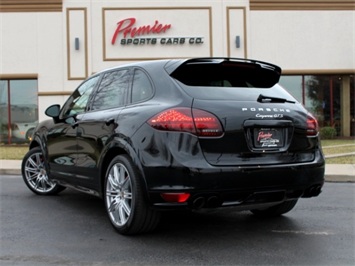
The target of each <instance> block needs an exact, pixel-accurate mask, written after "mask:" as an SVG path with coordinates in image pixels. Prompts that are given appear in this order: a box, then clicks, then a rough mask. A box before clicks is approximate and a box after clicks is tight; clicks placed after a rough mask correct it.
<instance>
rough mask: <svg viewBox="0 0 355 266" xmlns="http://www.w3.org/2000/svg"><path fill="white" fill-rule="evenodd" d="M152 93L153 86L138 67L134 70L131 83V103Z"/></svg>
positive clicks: (141, 99) (148, 96)
mask: <svg viewBox="0 0 355 266" xmlns="http://www.w3.org/2000/svg"><path fill="white" fill-rule="evenodd" d="M152 95H153V87H152V84H151V83H150V81H149V78H148V77H147V75H146V74H145V73H144V72H143V71H142V70H139V69H136V70H135V71H134V78H133V85H132V98H131V101H132V103H134V102H140V101H143V100H145V99H148V98H150V97H151V96H152Z"/></svg>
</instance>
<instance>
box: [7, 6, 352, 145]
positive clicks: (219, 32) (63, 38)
mask: <svg viewBox="0 0 355 266" xmlns="http://www.w3.org/2000/svg"><path fill="white" fill-rule="evenodd" d="M0 34H1V35H0V110H1V115H0V126H1V135H0V136H1V139H0V142H1V143H13V142H16V141H18V140H21V139H22V140H25V139H26V138H27V137H28V130H29V129H31V128H32V127H33V126H34V125H35V124H36V123H38V121H41V120H43V119H46V116H45V115H44V111H45V109H46V108H47V107H48V106H49V105H52V104H55V103H59V104H61V105H62V104H63V103H64V101H65V100H66V98H67V97H68V96H69V95H70V94H71V93H72V91H73V90H74V89H75V88H76V87H77V86H78V85H79V84H80V83H81V82H82V81H83V80H84V79H86V78H87V77H88V76H90V75H91V74H93V73H96V72H98V71H101V70H103V69H105V68H109V67H113V66H117V65H121V64H125V63H129V62H133V61H141V60H157V59H166V58H190V57H236V58H249V59H257V60H262V61H267V62H270V63H273V64H276V65H278V66H280V67H281V68H282V77H281V79H280V84H281V85H282V86H283V87H285V88H286V89H287V90H288V91H289V92H290V93H291V94H292V95H293V96H294V97H295V98H296V99H297V100H298V101H300V102H301V103H302V104H303V105H304V106H305V107H306V108H307V109H308V110H309V111H310V112H311V113H313V114H314V115H315V116H316V117H317V119H318V121H319V124H320V127H325V126H331V127H334V128H336V130H337V135H338V136H342V137H349V136H354V135H355V132H354V131H355V129H354V124H355V114H354V92H355V85H354V80H355V0H334V1H330V0H323V1H319V0H309V1H299V0H270V1H269V0H234V1H233V0H195V1H186V0H183V1H171V0H165V1H164V0H155V1H147V0H146V1H135V0H132V1H123V0H110V1H103V0H85V1H84V0H80V1H79V0H1V2H0Z"/></svg>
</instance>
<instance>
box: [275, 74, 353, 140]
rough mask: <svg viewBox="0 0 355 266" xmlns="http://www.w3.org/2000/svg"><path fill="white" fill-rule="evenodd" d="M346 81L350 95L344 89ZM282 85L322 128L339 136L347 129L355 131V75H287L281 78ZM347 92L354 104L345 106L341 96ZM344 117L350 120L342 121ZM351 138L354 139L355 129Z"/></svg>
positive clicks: (351, 102) (348, 97)
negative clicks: (354, 123) (334, 131)
mask: <svg viewBox="0 0 355 266" xmlns="http://www.w3.org/2000/svg"><path fill="white" fill-rule="evenodd" d="M345 77H346V80H348V81H349V84H347V86H350V91H348V90H345V89H343V86H344V82H343V78H345ZM280 84H281V85H282V86H283V87H284V88H285V89H286V90H287V91H288V92H289V93H290V94H292V95H293V96H294V97H295V98H296V99H297V100H298V101H299V102H300V103H302V104H303V105H304V106H305V107H306V109H307V110H308V111H309V112H311V113H312V114H313V115H315V116H316V117H317V119H318V122H319V126H320V127H325V126H331V127H334V128H335V129H336V130H337V133H338V135H339V136H341V135H342V132H343V131H344V130H343V129H344V128H350V127H351V128H353V125H352V124H351V123H353V121H354V76H353V75H350V76H349V75H347V76H346V75H292V76H291V75H285V76H282V77H281V79H280ZM344 92H346V93H348V94H349V95H347V96H346V97H345V98H346V99H350V104H346V103H344V102H342V97H341V94H342V93H344ZM343 98H344V97H343ZM346 106H349V107H350V108H348V107H346ZM342 116H344V117H346V118H347V119H342ZM342 121H349V123H350V124H349V125H343V124H342ZM351 135H354V130H353V129H352V130H351Z"/></svg>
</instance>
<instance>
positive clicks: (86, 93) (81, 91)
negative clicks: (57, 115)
mask: <svg viewBox="0 0 355 266" xmlns="http://www.w3.org/2000/svg"><path fill="white" fill-rule="evenodd" d="M98 79H99V76H95V77H93V78H91V79H89V80H87V81H85V82H84V83H82V84H81V85H80V86H79V88H77V89H76V90H75V91H74V92H73V94H72V95H71V96H70V97H69V99H68V100H67V102H66V103H65V104H64V106H63V110H62V114H63V116H64V117H65V116H68V115H74V114H80V113H82V112H84V111H85V109H86V106H87V103H88V101H89V98H90V95H91V93H92V91H93V89H94V87H95V85H96V83H97V81H98Z"/></svg>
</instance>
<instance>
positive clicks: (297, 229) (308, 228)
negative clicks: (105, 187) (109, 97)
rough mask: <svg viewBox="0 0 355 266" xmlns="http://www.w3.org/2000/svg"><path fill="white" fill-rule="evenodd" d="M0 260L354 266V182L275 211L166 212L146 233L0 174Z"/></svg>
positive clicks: (96, 203)
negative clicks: (260, 215) (120, 229)
mask: <svg viewBox="0 0 355 266" xmlns="http://www.w3.org/2000/svg"><path fill="white" fill-rule="evenodd" d="M0 204H1V216H0V232H1V239H0V240H1V242H0V243H1V248H0V264H1V265H26V266H27V265H354V264H355V255H354V250H355V184H353V183H330V182H327V183H326V184H325V187H324V191H323V192H322V194H321V195H320V196H319V197H316V198H311V199H301V200H300V201H299V203H298V204H297V205H296V207H295V209H294V210H292V211H291V212H290V213H288V214H287V215H285V216H283V217H279V218H274V219H257V218H255V217H254V216H253V215H251V214H250V213H249V212H236V211H233V209H218V210H215V209H211V210H207V211H199V212H192V213H191V212H188V213H176V212H175V213H166V214H164V216H163V219H162V222H161V224H160V226H159V228H158V229H157V230H156V231H154V232H152V233H150V234H146V235H140V236H134V237H126V236H121V235H119V234H117V233H116V232H115V231H114V230H113V228H112V227H111V225H110V223H109V221H108V218H107V216H106V213H105V210H104V207H103V202H102V201H101V200H100V199H98V198H95V197H92V196H89V195H86V194H82V193H79V192H76V191H73V190H69V189H68V190H66V191H64V192H63V193H61V194H59V195H58V196H53V197H41V196H36V195H34V194H33V193H31V192H30V191H29V190H28V189H27V188H26V187H25V185H24V183H23V181H22V179H21V177H20V176H19V175H2V176H0Z"/></svg>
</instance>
